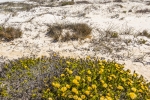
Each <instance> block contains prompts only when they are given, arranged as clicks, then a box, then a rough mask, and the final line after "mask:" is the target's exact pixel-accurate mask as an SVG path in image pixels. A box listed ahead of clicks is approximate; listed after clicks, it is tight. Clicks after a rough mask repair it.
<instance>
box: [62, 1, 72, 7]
mask: <svg viewBox="0 0 150 100" xmlns="http://www.w3.org/2000/svg"><path fill="white" fill-rule="evenodd" d="M73 4H74V1H62V2H60V5H61V6H66V5H73Z"/></svg>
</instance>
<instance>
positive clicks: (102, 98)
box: [99, 96, 107, 100]
mask: <svg viewBox="0 0 150 100" xmlns="http://www.w3.org/2000/svg"><path fill="white" fill-rule="evenodd" d="M99 100H107V99H106V98H105V97H104V96H101V97H100V99H99Z"/></svg>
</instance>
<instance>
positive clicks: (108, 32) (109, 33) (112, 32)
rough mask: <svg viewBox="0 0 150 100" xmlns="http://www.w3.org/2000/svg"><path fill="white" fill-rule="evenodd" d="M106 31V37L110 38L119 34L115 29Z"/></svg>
mask: <svg viewBox="0 0 150 100" xmlns="http://www.w3.org/2000/svg"><path fill="white" fill-rule="evenodd" d="M105 32H106V37H110V38H118V37H119V35H118V33H117V32H116V31H109V30H107V31H105Z"/></svg>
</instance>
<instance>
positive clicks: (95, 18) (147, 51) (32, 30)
mask: <svg viewBox="0 0 150 100" xmlns="http://www.w3.org/2000/svg"><path fill="white" fill-rule="evenodd" d="M78 1H79V0H78ZM90 2H92V3H93V4H75V5H68V6H64V7H37V8H33V9H31V10H30V11H29V12H17V13H16V15H15V16H12V15H11V14H10V13H4V12H3V13H0V24H3V23H4V22H5V20H6V19H8V18H9V15H10V18H9V20H8V21H7V22H6V23H5V26H13V27H18V28H21V30H22V31H23V33H24V34H23V36H22V37H21V38H18V39H15V40H13V41H11V42H0V56H1V57H2V56H3V57H6V58H8V59H16V58H20V57H22V56H31V55H36V56H39V57H40V56H50V54H51V52H52V51H54V52H58V53H59V54H60V55H61V56H71V57H86V56H87V55H90V56H92V57H100V58H105V59H106V60H108V59H109V60H115V61H117V62H119V63H122V64H125V69H130V70H131V71H132V72H133V71H134V70H135V71H136V72H137V73H139V74H140V75H143V76H144V77H145V78H146V79H147V80H149V81H150V38H147V37H143V36H141V37H135V35H136V33H137V32H139V31H143V30H145V29H146V30H148V31H149V32H150V27H149V26H150V12H149V13H146V14H145V13H144V14H141V13H135V12H136V10H138V9H144V8H149V9H150V7H149V6H146V5H145V3H142V2H129V3H128V2H124V3H113V4H112V3H104V4H102V3H98V1H96V0H95V1H91V0H90ZM116 4H118V5H122V7H120V6H116ZM130 9H131V10H132V12H129V13H124V12H125V11H128V10H130ZM30 19H32V20H30ZM29 20H30V21H29ZM78 22H84V23H87V24H88V25H90V26H91V27H92V28H93V32H92V36H93V40H96V41H97V40H98V39H99V38H101V36H103V33H102V32H100V31H104V30H106V29H108V28H110V27H112V28H111V29H112V30H114V31H117V32H119V33H123V32H125V31H126V30H129V29H131V28H132V32H131V33H132V34H131V35H119V38H120V39H121V40H127V39H130V40H131V41H132V42H131V43H129V44H128V45H126V44H125V43H124V42H123V41H122V42H117V41H116V40H114V41H110V43H109V42H108V43H107V45H108V46H109V44H110V45H111V46H110V48H112V49H113V48H115V47H116V48H122V49H121V50H120V51H115V50H113V51H112V53H109V52H108V51H107V50H106V51H105V50H101V49H103V48H104V47H103V46H101V43H102V42H101V41H100V42H99V45H97V46H101V47H95V45H93V42H92V40H88V39H87V40H85V41H82V43H79V42H78V41H69V42H65V43H62V42H56V43H54V42H52V38H49V37H47V36H46V35H45V34H46V32H47V28H48V26H47V25H50V24H53V23H78ZM98 30H100V31H98ZM140 38H143V39H144V40H146V43H145V44H138V43H137V41H138V40H139V39H140ZM104 44H105V43H104ZM113 44H114V45H115V46H112V45H113ZM97 48H100V49H98V50H97V51H94V50H95V49H97ZM102 51H104V52H102ZM119 57H120V58H119ZM122 57H123V58H122ZM138 58H141V59H142V60H139V61H137V60H136V59H138Z"/></svg>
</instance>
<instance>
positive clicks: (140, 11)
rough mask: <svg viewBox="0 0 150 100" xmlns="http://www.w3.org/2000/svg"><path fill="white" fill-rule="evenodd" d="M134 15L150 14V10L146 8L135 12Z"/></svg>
mask: <svg viewBox="0 0 150 100" xmlns="http://www.w3.org/2000/svg"><path fill="white" fill-rule="evenodd" d="M135 13H150V9H148V8H146V9H141V10H137V11H136V12H135Z"/></svg>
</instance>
